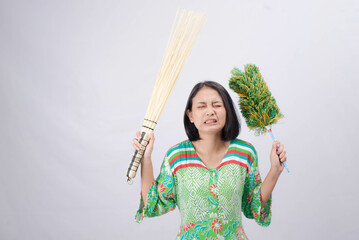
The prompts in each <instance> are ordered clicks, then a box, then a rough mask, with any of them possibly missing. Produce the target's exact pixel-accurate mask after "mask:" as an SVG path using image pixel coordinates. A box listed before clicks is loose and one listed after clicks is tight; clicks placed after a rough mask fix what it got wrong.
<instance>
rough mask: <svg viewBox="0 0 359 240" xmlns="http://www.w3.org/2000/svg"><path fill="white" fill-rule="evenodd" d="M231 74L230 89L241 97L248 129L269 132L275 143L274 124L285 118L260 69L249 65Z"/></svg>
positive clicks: (240, 102)
mask: <svg viewBox="0 0 359 240" xmlns="http://www.w3.org/2000/svg"><path fill="white" fill-rule="evenodd" d="M231 73H232V77H231V78H230V79H229V87H230V88H231V89H232V90H233V91H235V92H236V93H237V94H238V95H239V97H240V98H239V108H240V109H241V113H242V115H243V117H244V119H245V120H246V123H247V126H248V128H249V129H251V130H254V131H255V133H256V134H257V135H259V134H264V133H266V132H269V133H270V135H271V137H272V139H273V141H275V137H274V135H273V132H272V124H275V123H276V122H277V121H278V120H279V119H281V118H283V117H284V116H283V114H282V113H281V112H280V110H279V108H278V106H277V103H276V101H275V99H274V97H273V96H272V94H271V92H270V91H269V88H268V86H267V84H266V83H265V82H264V80H263V77H262V75H261V74H260V72H259V69H258V67H257V66H256V65H254V64H247V65H245V66H244V72H242V71H241V70H240V69H238V68H233V70H232V71H231ZM267 128H269V129H267ZM277 150H278V148H277ZM283 164H284V167H285V169H286V170H287V172H289V169H288V167H287V163H286V162H283Z"/></svg>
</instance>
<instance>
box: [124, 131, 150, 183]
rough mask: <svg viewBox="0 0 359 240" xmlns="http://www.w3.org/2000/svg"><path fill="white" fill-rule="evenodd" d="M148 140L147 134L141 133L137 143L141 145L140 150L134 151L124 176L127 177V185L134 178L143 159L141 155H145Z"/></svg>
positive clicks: (148, 135)
mask: <svg viewBox="0 0 359 240" xmlns="http://www.w3.org/2000/svg"><path fill="white" fill-rule="evenodd" d="M149 139H150V134H149V133H146V132H141V138H140V140H139V141H138V142H139V143H140V144H141V149H140V150H135V152H134V153H133V155H132V160H131V162H130V166H129V167H128V170H127V175H126V176H127V182H128V183H129V184H131V183H132V179H133V178H134V177H135V176H136V172H137V169H138V167H139V166H140V164H141V159H142V157H143V154H144V153H145V150H146V147H147V144H148V142H149Z"/></svg>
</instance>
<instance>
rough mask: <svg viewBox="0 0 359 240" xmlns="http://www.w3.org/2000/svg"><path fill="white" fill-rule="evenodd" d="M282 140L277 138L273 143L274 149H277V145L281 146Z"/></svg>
mask: <svg viewBox="0 0 359 240" xmlns="http://www.w3.org/2000/svg"><path fill="white" fill-rule="evenodd" d="M279 144H280V142H279V141H278V140H275V141H274V142H273V145H272V149H273V150H276V151H277V147H279Z"/></svg>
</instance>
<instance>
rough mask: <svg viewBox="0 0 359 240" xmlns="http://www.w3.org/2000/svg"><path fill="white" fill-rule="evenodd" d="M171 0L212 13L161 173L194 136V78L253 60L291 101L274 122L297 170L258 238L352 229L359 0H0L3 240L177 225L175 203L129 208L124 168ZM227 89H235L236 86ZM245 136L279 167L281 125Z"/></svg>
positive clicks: (128, 232) (190, 64)
mask: <svg viewBox="0 0 359 240" xmlns="http://www.w3.org/2000/svg"><path fill="white" fill-rule="evenodd" d="M177 8H186V9H189V10H196V11H201V12H203V13H205V14H206V15H207V17H208V22H207V25H206V26H205V28H204V30H203V32H202V33H201V35H200V37H199V39H198V41H197V42H196V44H195V46H194V48H193V50H192V52H191V54H190V56H189V57H188V59H187V61H186V63H185V65H184V68H183V71H182V72H181V74H180V76H179V78H178V81H177V83H176V85H175V87H174V89H173V92H172V95H171V96H170V98H169V100H168V102H167V105H166V107H165V109H164V111H163V114H162V115H161V118H160V121H159V124H158V126H157V128H156V143H155V150H154V153H153V162H154V163H153V164H154V168H155V175H156V176H157V174H158V172H159V168H160V164H161V162H162V159H163V156H164V154H165V152H166V151H167V149H168V148H169V147H171V146H172V145H174V144H176V143H177V142H179V141H182V140H185V139H186V135H185V132H184V129H183V123H182V118H183V111H184V107H185V103H186V100H187V97H188V95H189V92H190V90H191V89H192V87H193V86H194V85H195V84H196V83H197V82H199V81H202V80H215V81H218V82H219V83H221V84H222V85H224V86H225V87H226V88H227V89H228V90H229V88H228V79H229V78H230V70H231V69H232V68H233V67H234V66H237V67H239V68H243V65H244V64H247V63H255V64H256V65H257V66H259V68H260V70H261V73H262V75H263V76H264V79H265V81H266V82H267V83H268V86H269V88H270V89H271V91H272V94H273V96H274V97H275V98H276V100H277V103H278V106H279V107H280V109H281V111H282V112H283V114H284V115H285V119H283V120H281V121H280V122H279V123H278V124H277V125H275V126H274V133H275V135H276V136H277V138H278V139H279V140H281V141H282V142H283V143H284V144H285V147H286V150H287V152H288V153H287V155H288V166H289V168H290V169H291V173H290V174H287V173H286V172H283V174H282V176H281V177H280V179H279V181H278V183H277V186H276V188H275V190H274V192H273V208H272V212H273V217H272V223H271V225H270V227H269V228H262V227H260V226H258V225H257V224H256V223H255V222H254V221H253V220H246V219H245V220H244V228H245V230H246V232H247V235H248V237H249V238H250V239H298V240H299V239H355V238H356V237H357V236H358V234H359V231H358V228H357V226H356V224H357V217H358V213H359V211H358V204H357V201H358V197H359V194H358V190H357V189H358V187H357V183H358V180H359V178H358V165H359V164H358V160H359V159H358V156H357V154H356V147H357V146H358V115H359V111H358V110H359V107H358V104H357V96H358V74H359V70H358V69H359V65H358V64H359V47H358V43H359V3H358V1H355V0H342V1H339V0H337V1H333V0H302V1H284V0H274V1H269V0H231V1H208V0H206V1H205V0H201V1H200V0H198V1H194V0H191V1H190V0H188V1H166V0H161V1H154V0H153V1H115V0H112V1H111V0H105V1H94V0H92V1H80V0H76V1H74V0H71V1H70V0H62V1H45V0H43V1H41V0H33V1H24V0H22V1H21V0H12V1H11V0H1V1H0V239H6V240H7V239H26V240H27V239H36V240H37V239H56V240H57V239H61V240H62V239H84V240H86V239H101V240H102V239H109V240H110V239H174V238H175V235H176V233H177V229H178V227H179V225H180V216H179V212H178V210H175V211H174V212H171V213H169V214H166V215H164V216H161V217H157V218H153V219H145V220H144V222H143V223H141V224H137V223H135V222H134V215H135V212H136V210H137V207H138V204H139V192H140V177H139V176H138V177H137V178H136V179H135V182H134V184H133V185H132V186H129V185H127V183H126V177H125V175H126V171H127V167H128V164H129V161H130V158H131V155H132V151H133V150H132V138H133V137H134V134H135V132H136V131H138V130H139V129H140V126H141V124H142V119H143V117H144V114H145V111H146V108H147V104H148V101H149V98H150V95H151V91H152V87H153V86H154V82H155V79H156V76H157V73H158V71H159V68H160V63H161V59H162V56H163V54H164V49H165V46H166V43H167V39H168V36H169V33H170V29H171V26H172V22H173V20H174V16H175V13H176V10H177ZM229 91H230V93H231V96H232V97H233V100H234V101H235V102H237V100H238V97H237V96H236V94H234V93H233V92H232V91H231V90H229ZM242 126H243V129H242V132H241V134H240V136H239V137H240V138H242V139H244V140H247V141H249V142H251V143H252V144H253V145H254V146H255V147H256V149H257V151H258V154H259V165H260V170H261V174H262V178H264V177H265V175H266V173H267V172H268V170H269V157H268V156H269V150H270V147H271V138H270V137H269V136H268V135H265V136H259V137H256V136H254V134H253V132H249V131H248V128H247V127H246V126H245V123H244V121H243V119H242Z"/></svg>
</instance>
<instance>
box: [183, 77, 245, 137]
mask: <svg viewBox="0 0 359 240" xmlns="http://www.w3.org/2000/svg"><path fill="white" fill-rule="evenodd" d="M203 87H210V88H212V89H214V90H216V91H217V92H218V94H219V95H220V96H221V97H222V100H223V104H224V107H225V109H226V123H225V125H224V127H223V129H222V134H221V138H222V141H229V140H234V139H235V138H236V137H237V136H238V135H239V132H240V130H241V125H240V123H239V118H238V116H237V113H236V110H235V108H234V106H233V101H232V98H231V97H230V96H229V93H228V92H227V90H226V89H225V88H224V87H223V86H222V85H221V84H219V83H217V82H214V81H203V82H200V83H197V84H196V85H195V86H194V87H193V89H192V91H191V93H190V94H189V97H188V100H187V104H186V109H185V111H184V118H183V123H184V128H185V130H186V134H187V136H188V138H189V140H190V141H196V140H200V139H201V138H200V137H199V133H198V129H197V128H196V126H195V125H194V123H191V121H190V119H189V118H188V116H187V110H189V111H190V112H191V111H192V101H193V98H194V97H195V96H196V95H197V93H198V91H199V90H201V89H202V88H203Z"/></svg>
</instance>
